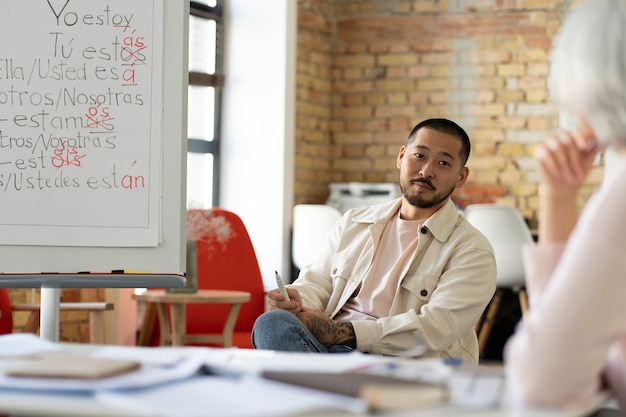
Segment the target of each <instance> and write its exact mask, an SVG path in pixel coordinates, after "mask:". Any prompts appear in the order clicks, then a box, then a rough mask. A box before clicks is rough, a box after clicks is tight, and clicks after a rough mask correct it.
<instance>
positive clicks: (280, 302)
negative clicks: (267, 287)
mask: <svg viewBox="0 0 626 417" xmlns="http://www.w3.org/2000/svg"><path fill="white" fill-rule="evenodd" d="M285 289H286V290H287V294H289V299H290V301H287V299H286V298H285V296H284V295H282V294H281V293H280V291H279V290H278V288H277V289H275V290H272V291H270V292H268V293H267V300H268V303H269V307H270V310H286V311H289V312H290V313H293V314H298V313H299V312H300V309H301V308H302V307H301V306H302V297H300V293H299V292H298V290H294V289H293V288H285Z"/></svg>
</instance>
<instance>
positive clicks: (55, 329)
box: [39, 287, 61, 342]
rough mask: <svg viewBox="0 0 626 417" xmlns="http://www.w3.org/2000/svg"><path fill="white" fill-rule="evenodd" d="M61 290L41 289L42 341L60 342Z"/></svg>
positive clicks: (40, 326) (40, 325)
mask: <svg viewBox="0 0 626 417" xmlns="http://www.w3.org/2000/svg"><path fill="white" fill-rule="evenodd" d="M60 304H61V290H60V289H59V288H43V287H42V288H41V318H40V321H39V329H40V330H39V332H40V335H41V336H40V337H41V338H42V339H46V340H50V341H51V342H58V341H59V308H60Z"/></svg>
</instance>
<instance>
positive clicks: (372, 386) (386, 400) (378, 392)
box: [261, 370, 449, 411]
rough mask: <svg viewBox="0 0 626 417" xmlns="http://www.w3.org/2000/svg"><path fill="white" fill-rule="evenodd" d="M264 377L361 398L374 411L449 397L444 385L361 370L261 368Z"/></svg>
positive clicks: (437, 402)
mask: <svg viewBox="0 0 626 417" xmlns="http://www.w3.org/2000/svg"><path fill="white" fill-rule="evenodd" d="M261 375H262V376H263V377H264V378H267V379H271V380H274V381H280V382H285V383H289V384H293V385H298V386H301V387H307V388H313V389H318V390H323V391H328V392H332V393H335V394H342V395H348V396H351V397H358V398H361V399H362V400H363V401H364V402H365V403H366V404H367V406H368V408H370V409H371V410H373V411H385V410H399V409H410V408H418V407H424V406H432V405H436V404H442V403H444V402H447V401H448V399H449V395H448V390H447V388H446V387H445V386H444V385H439V384H429V383H424V382H418V381H411V380H407V379H400V378H394V377H390V376H384V375H376V374H371V373H362V372H343V373H335V372H297V371H269V370H268V371H263V372H262V373H261Z"/></svg>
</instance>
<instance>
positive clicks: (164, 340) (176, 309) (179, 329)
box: [133, 290, 250, 347]
mask: <svg viewBox="0 0 626 417" xmlns="http://www.w3.org/2000/svg"><path fill="white" fill-rule="evenodd" d="M133 299H135V300H138V301H145V302H146V303H147V304H146V312H145V317H144V324H143V326H142V329H141V332H140V335H139V341H138V344H139V345H142V344H148V343H149V341H148V339H149V337H148V336H147V334H146V332H147V331H148V329H152V326H153V325H154V309H156V312H157V314H158V315H159V329H160V332H161V346H163V345H167V344H169V343H171V344H172V346H183V345H186V344H189V343H220V342H221V343H222V344H223V346H224V347H230V346H232V345H233V331H234V329H235V322H236V321H237V316H238V315H239V309H240V308H241V304H242V303H246V302H248V301H250V293H249V292H246V291H230V290H198V291H197V292H194V293H168V292H166V291H165V290H150V291H146V292H145V293H143V294H133ZM167 304H169V305H170V317H168V315H167ZM186 304H231V307H230V311H229V313H228V318H227V319H226V322H225V323H224V329H223V330H222V334H206V335H188V334H186V312H185V305H186ZM151 317H152V320H151ZM170 319H171V328H170Z"/></svg>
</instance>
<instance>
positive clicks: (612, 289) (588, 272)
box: [504, 162, 626, 408]
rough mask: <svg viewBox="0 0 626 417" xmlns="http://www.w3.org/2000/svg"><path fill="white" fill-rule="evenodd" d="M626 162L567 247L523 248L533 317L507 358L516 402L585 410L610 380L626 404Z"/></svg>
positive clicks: (511, 343)
mask: <svg viewBox="0 0 626 417" xmlns="http://www.w3.org/2000/svg"><path fill="white" fill-rule="evenodd" d="M624 178H626V162H624V163H623V165H622V166H621V167H620V168H619V172H615V175H612V176H611V178H610V179H609V180H608V181H607V182H605V183H604V184H603V185H602V187H601V188H600V189H599V190H598V192H597V193H596V195H594V196H593V197H592V199H591V200H590V201H589V204H588V205H587V207H586V208H585V210H584V211H583V213H582V214H581V217H580V219H579V221H578V224H577V226H576V228H575V230H574V231H573V232H572V235H571V237H570V239H569V241H568V243H567V245H538V246H536V247H527V248H525V250H524V257H525V272H526V285H527V290H528V295H529V301H530V308H529V312H528V313H527V314H526V316H525V317H524V319H523V323H520V325H519V328H518V330H517V332H516V334H515V335H514V336H512V337H511V339H510V340H509V341H508V342H507V345H506V347H505V352H504V358H505V367H506V373H507V385H508V389H509V396H510V399H512V401H513V402H514V403H516V404H518V405H519V404H529V405H539V406H580V405H584V404H588V403H590V402H591V401H593V400H594V399H595V398H597V394H599V392H600V391H601V390H602V389H603V384H604V383H603V378H607V379H608V384H609V387H610V389H611V390H612V391H613V393H614V394H615V395H617V397H618V399H619V400H620V404H621V406H622V408H624V407H625V405H626V401H624V400H626V181H624Z"/></svg>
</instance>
